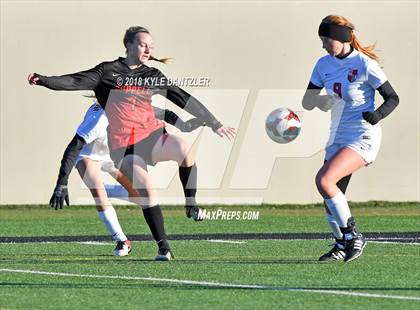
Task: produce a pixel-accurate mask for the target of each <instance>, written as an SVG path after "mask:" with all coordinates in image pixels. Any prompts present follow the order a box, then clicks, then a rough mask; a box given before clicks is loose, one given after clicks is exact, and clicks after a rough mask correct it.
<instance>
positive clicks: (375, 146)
mask: <svg viewBox="0 0 420 310" xmlns="http://www.w3.org/2000/svg"><path fill="white" fill-rule="evenodd" d="M381 140H382V130H381V127H380V125H379V124H377V125H375V126H372V127H371V128H370V129H369V130H366V131H364V132H362V133H359V134H358V135H356V136H354V137H348V138H344V139H343V138H341V139H340V141H337V142H335V141H334V142H333V143H332V144H328V145H327V146H326V148H325V160H329V159H331V157H333V156H334V155H335V154H336V153H337V152H338V151H339V150H341V149H342V148H344V147H348V148H351V149H352V150H354V151H355V152H356V153H358V154H359V155H360V156H361V157H362V158H363V160H364V161H365V162H366V166H367V165H369V164H371V163H373V162H374V161H375V159H376V156H377V155H378V153H379V149H380V147H381Z"/></svg>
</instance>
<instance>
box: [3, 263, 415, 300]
mask: <svg viewBox="0 0 420 310" xmlns="http://www.w3.org/2000/svg"><path fill="white" fill-rule="evenodd" d="M0 272H8V273H29V274H39V275H48V276H62V277H76V278H94V279H120V280H141V281H152V282H166V283H178V284H187V285H197V286H203V287H220V288H233V289H257V290H271V291H287V292H307V293H319V294H334V295H349V296H360V297H370V298H385V299H400V300H415V301H420V297H414V296H401V295H385V294H370V293H361V292H353V291H338V290H318V289H306V288H288V287H278V286H268V285H254V284H232V283H219V282H206V281H193V280H178V279H165V278H153V277H129V276H107V275H93V274H76V273H63V272H47V271H37V270H23V269H0Z"/></svg>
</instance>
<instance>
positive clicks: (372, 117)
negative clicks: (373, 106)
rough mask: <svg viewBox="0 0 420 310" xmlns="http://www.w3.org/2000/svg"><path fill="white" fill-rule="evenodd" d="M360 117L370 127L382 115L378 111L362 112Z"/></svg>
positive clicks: (377, 121)
mask: <svg viewBox="0 0 420 310" xmlns="http://www.w3.org/2000/svg"><path fill="white" fill-rule="evenodd" d="M362 115H363V118H364V119H365V121H366V122H368V123H370V124H372V125H376V124H377V123H379V121H380V120H381V119H382V115H381V114H380V113H379V112H378V111H375V112H363V113H362Z"/></svg>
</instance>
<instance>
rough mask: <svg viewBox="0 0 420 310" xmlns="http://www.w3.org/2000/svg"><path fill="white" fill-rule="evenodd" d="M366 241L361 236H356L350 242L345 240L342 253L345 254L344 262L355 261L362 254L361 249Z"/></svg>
mask: <svg viewBox="0 0 420 310" xmlns="http://www.w3.org/2000/svg"><path fill="white" fill-rule="evenodd" d="M366 244H367V241H366V239H365V237H363V236H362V234H357V235H356V236H354V237H353V238H352V239H350V240H346V247H345V249H344V252H346V256H345V257H344V261H345V262H351V261H352V260H355V259H356V258H358V257H359V256H360V255H362V253H363V249H364V248H365V246H366Z"/></svg>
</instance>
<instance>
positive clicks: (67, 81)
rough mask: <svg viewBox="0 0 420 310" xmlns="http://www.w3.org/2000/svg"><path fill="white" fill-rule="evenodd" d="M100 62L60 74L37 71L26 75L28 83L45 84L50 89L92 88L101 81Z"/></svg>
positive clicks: (101, 69) (101, 68) (102, 69)
mask: <svg viewBox="0 0 420 310" xmlns="http://www.w3.org/2000/svg"><path fill="white" fill-rule="evenodd" d="M103 72H104V68H103V65H102V64H99V65H97V66H96V67H95V68H92V69H90V70H86V71H81V72H77V73H72V74H66V75H61V76H44V75H41V74H38V73H31V74H29V75H28V82H29V84H30V85H39V86H45V87H47V88H49V89H52V90H93V89H94V88H95V87H96V86H97V85H98V84H99V82H100V81H101V79H102V75H103Z"/></svg>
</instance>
